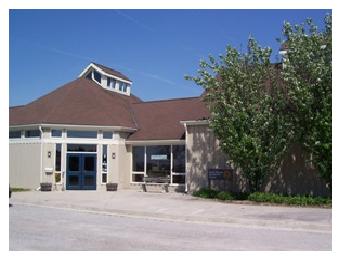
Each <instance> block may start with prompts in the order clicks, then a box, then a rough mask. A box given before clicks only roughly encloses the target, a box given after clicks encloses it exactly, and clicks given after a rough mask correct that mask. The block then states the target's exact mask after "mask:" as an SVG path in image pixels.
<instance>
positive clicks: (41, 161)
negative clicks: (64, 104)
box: [38, 125, 43, 189]
mask: <svg viewBox="0 0 344 264" xmlns="http://www.w3.org/2000/svg"><path fill="white" fill-rule="evenodd" d="M38 129H39V131H40V133H41V159H40V163H41V164H40V169H41V170H40V182H42V181H43V174H42V171H43V130H42V126H41V125H39V126H38ZM38 189H40V187H39V188H38Z"/></svg>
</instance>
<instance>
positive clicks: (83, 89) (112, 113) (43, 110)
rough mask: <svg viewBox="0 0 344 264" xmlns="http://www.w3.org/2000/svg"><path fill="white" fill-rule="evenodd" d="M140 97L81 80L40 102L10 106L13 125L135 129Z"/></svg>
mask: <svg viewBox="0 0 344 264" xmlns="http://www.w3.org/2000/svg"><path fill="white" fill-rule="evenodd" d="M133 102H140V99H138V98H137V97H136V96H125V95H120V94H117V93H111V92H108V91H106V90H104V89H103V88H101V87H100V86H99V85H98V84H96V83H94V82H92V81H90V80H88V79H86V78H83V77H81V78H78V79H76V80H75V81H72V82H70V83H67V84H65V85H63V86H61V87H59V88H57V89H56V90H54V91H53V92H51V93H49V94H47V95H44V96H42V97H40V98H38V99H37V100H35V101H33V102H31V103H29V104H27V105H24V106H19V107H10V118H9V119H10V125H23V124H76V125H102V126H125V127H130V128H135V127H136V123H135V121H134V117H133V115H132V111H131V109H130V104H132V103H133Z"/></svg>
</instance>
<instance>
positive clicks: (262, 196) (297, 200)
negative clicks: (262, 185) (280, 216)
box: [248, 192, 332, 206]
mask: <svg viewBox="0 0 344 264" xmlns="http://www.w3.org/2000/svg"><path fill="white" fill-rule="evenodd" d="M248 200H250V201H255V202H270V203H283V204H288V205H299V206H307V205H331V203H332V200H331V199H330V198H324V197H312V196H306V195H304V196H300V195H297V196H283V195H281V194H276V193H263V192H254V193H251V194H250V195H249V196H248Z"/></svg>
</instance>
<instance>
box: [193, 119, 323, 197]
mask: <svg viewBox="0 0 344 264" xmlns="http://www.w3.org/2000/svg"><path fill="white" fill-rule="evenodd" d="M186 150H187V163H186V170H187V183H188V189H189V191H194V190H197V189H199V188H201V187H208V179H207V170H208V169H210V168H225V167H226V161H227V160H229V157H227V156H226V155H225V154H224V153H223V152H222V151H221V150H220V147H219V141H218V140H217V139H216V138H215V137H214V133H213V132H212V131H211V130H210V129H209V126H208V125H188V126H187V133H186ZM306 158H307V157H305V154H303V151H302V150H301V148H300V147H299V146H297V145H294V146H292V147H291V149H290V150H289V152H288V153H287V155H286V157H285V159H284V160H283V162H282V164H281V167H280V168H279V169H278V172H277V173H276V174H275V175H273V176H271V177H268V178H267V179H266V181H265V183H264V185H263V189H262V191H272V192H277V193H288V194H313V195H329V190H328V189H327V188H326V185H325V182H324V181H323V180H322V178H321V177H320V176H319V174H318V172H317V171H316V169H315V168H314V167H312V166H311V165H309V164H306V163H305V160H306ZM240 175H241V174H240V172H239V171H235V172H234V173H233V175H232V176H231V177H230V178H229V179H228V180H226V181H221V180H220V181H212V182H211V184H212V187H214V188H219V189H225V190H229V191H233V192H238V191H247V190H248V184H247V181H246V180H245V179H244V178H243V177H242V176H240Z"/></svg>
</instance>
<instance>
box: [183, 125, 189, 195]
mask: <svg viewBox="0 0 344 264" xmlns="http://www.w3.org/2000/svg"><path fill="white" fill-rule="evenodd" d="M184 129H185V193H187V192H188V166H187V165H188V141H187V140H188V128H187V126H186V123H184Z"/></svg>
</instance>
